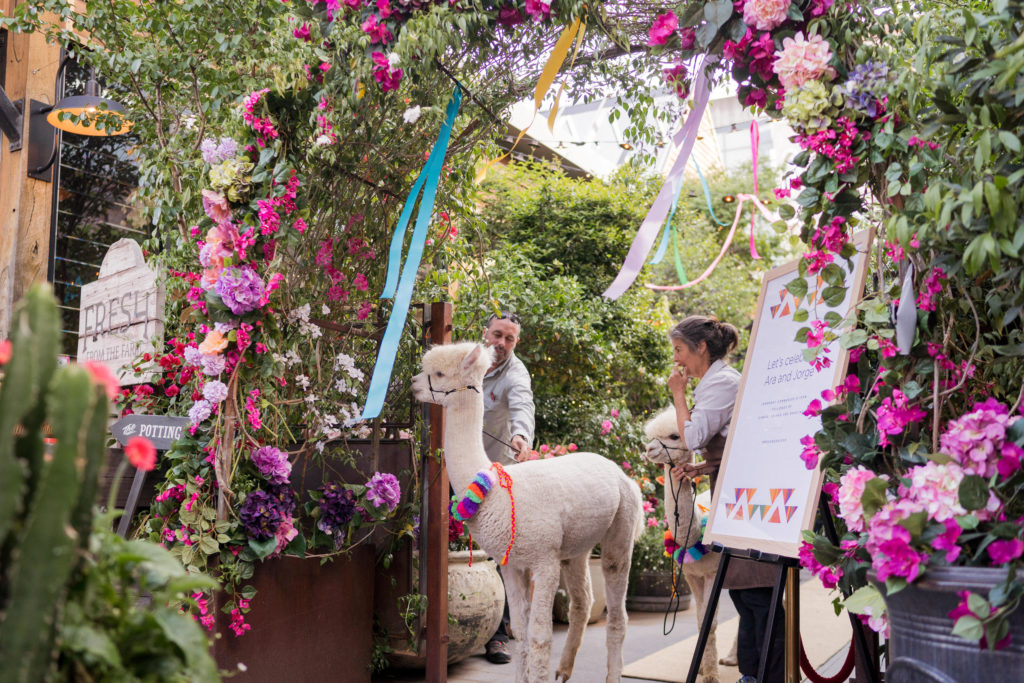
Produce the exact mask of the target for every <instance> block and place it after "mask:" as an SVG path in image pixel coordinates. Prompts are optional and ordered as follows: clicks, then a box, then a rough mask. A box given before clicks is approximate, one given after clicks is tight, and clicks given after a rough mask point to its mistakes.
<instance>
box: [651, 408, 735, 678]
mask: <svg viewBox="0 0 1024 683" xmlns="http://www.w3.org/2000/svg"><path fill="white" fill-rule="evenodd" d="M644 433H645V434H646V435H647V438H648V439H650V441H649V443H648V444H647V452H646V453H645V454H644V458H645V459H647V460H649V461H650V462H653V463H660V464H662V465H664V469H665V519H666V520H667V522H668V524H669V528H670V529H671V531H672V538H674V539H675V540H676V542H677V543H678V544H679V545H681V546H690V545H693V544H694V543H695V542H697V541H699V540H700V515H699V514H697V515H695V514H694V510H695V509H696V506H695V505H694V503H695V501H694V499H693V489H692V488H691V487H690V483H689V482H688V481H686V480H685V479H684V480H682V481H679V480H676V479H673V478H672V473H671V472H670V470H671V469H672V466H673V465H681V464H683V463H687V462H692V461H693V452H692V451H688V450H686V449H684V448H683V440H682V439H681V438H680V437H679V426H678V423H677V422H676V410H675V408H666V409H665V410H663V411H661V412H660V413H658V414H657V415H655V416H654V417H653V418H652V419H651V420H650V421H649V422H648V423H647V424H646V425H645V426H644ZM702 495H703V494H702ZM709 504H710V501H708V502H707V503H706V505H709ZM677 510H678V513H679V516H678V522H676V521H675V520H676V519H677V517H676V511H677ZM721 557H722V556H721V555H719V554H718V553H708V554H707V555H705V556H704V557H702V558H701V559H700V560H698V561H697V562H692V563H690V564H684V565H683V576H684V577H686V583H687V584H688V585H689V586H690V592H692V593H693V597H694V598H695V599H696V600H697V624H698V626H699V625H700V624H701V623H702V622H703V620H704V612H705V607H706V605H707V604H708V601H709V600H710V599H711V589H712V587H713V585H714V583H715V575H716V574H717V573H718V564H719V561H720V560H721ZM717 622H718V619H717V617H716V619H715V621H714V622H712V624H711V632H710V634H709V635H708V643H707V646H706V647H705V648H704V656H703V657H702V658H701V661H700V676H701V680H702V681H703V682H704V683H718V680H719V678H718V645H717V642H716V639H715V628H716V626H717Z"/></svg>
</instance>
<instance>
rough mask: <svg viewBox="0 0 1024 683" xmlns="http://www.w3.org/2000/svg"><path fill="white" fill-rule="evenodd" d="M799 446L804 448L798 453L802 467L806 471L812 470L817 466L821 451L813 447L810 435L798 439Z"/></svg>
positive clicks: (812, 438) (815, 446)
mask: <svg viewBox="0 0 1024 683" xmlns="http://www.w3.org/2000/svg"><path fill="white" fill-rule="evenodd" d="M800 445H802V446H803V447H804V449H803V451H801V452H800V459H801V460H803V461H804V466H806V467H807V469H809V470H813V469H814V468H815V467H817V466H818V459H819V458H820V457H821V451H819V450H818V447H817V445H815V443H814V437H813V436H812V435H810V434H808V435H807V436H804V437H803V438H801V439H800Z"/></svg>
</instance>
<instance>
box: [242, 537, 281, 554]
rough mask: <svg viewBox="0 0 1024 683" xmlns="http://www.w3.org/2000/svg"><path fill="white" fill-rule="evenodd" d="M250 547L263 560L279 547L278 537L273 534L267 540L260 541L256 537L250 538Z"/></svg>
mask: <svg viewBox="0 0 1024 683" xmlns="http://www.w3.org/2000/svg"><path fill="white" fill-rule="evenodd" d="M249 547H250V548H251V549H252V551H253V552H254V553H256V557H258V558H260V559H261V560H262V559H265V558H266V557H267V556H268V555H270V553H272V552H274V551H275V550H276V549H277V538H275V537H273V536H271V537H270V538H268V539H267V540H265V541H258V540H256V539H254V538H250V539H249Z"/></svg>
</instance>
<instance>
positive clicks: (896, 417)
mask: <svg viewBox="0 0 1024 683" xmlns="http://www.w3.org/2000/svg"><path fill="white" fill-rule="evenodd" d="M876 414H877V417H878V435H879V439H878V443H879V444H881V445H882V446H889V445H891V443H892V442H891V441H889V437H890V436H895V435H896V434H902V433H903V430H904V429H906V427H907V425H909V424H911V423H913V422H920V421H921V420H923V419H924V417H925V415H927V413H926V412H925V411H924V410H923V409H922V408H919V407H917V406H911V405H909V399H908V398H907V396H906V394H904V393H903V392H902V391H900V390H899V389H893V391H892V396H887V397H885V398H884V399H882V404H881V405H880V406H878V410H877V411H876Z"/></svg>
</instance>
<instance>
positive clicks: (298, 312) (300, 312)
mask: <svg viewBox="0 0 1024 683" xmlns="http://www.w3.org/2000/svg"><path fill="white" fill-rule="evenodd" d="M309 312H310V306H309V304H303V305H301V306H299V307H298V308H296V309H294V310H293V311H292V312H291V313H289V314H288V320H290V321H292V322H294V321H296V320H299V321H301V322H304V323H308V322H309Z"/></svg>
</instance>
